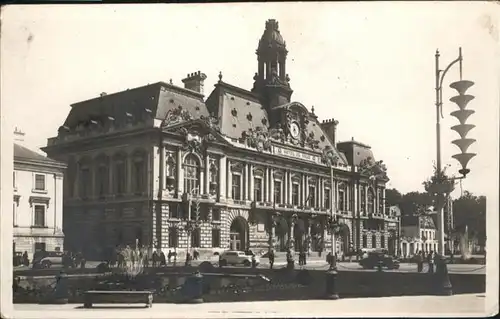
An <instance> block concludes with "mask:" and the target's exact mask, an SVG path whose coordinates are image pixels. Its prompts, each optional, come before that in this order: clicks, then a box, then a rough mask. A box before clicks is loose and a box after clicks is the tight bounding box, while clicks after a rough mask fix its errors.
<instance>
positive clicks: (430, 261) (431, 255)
mask: <svg viewBox="0 0 500 319" xmlns="http://www.w3.org/2000/svg"><path fill="white" fill-rule="evenodd" d="M434 259H435V256H434V252H433V251H432V250H431V251H430V252H429V254H428V255H427V263H428V264H429V270H428V271H427V272H428V273H429V274H432V273H434Z"/></svg>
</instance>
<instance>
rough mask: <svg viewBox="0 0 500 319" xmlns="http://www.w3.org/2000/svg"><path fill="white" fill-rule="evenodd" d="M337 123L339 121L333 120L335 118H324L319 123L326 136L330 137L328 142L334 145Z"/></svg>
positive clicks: (335, 142)
mask: <svg viewBox="0 0 500 319" xmlns="http://www.w3.org/2000/svg"><path fill="white" fill-rule="evenodd" d="M338 124H339V121H335V119H329V120H324V121H323V122H322V123H321V128H322V129H323V131H324V132H325V134H326V136H328V138H329V139H330V142H332V144H333V146H336V144H337V141H336V140H335V135H336V134H335V133H336V131H337V125H338Z"/></svg>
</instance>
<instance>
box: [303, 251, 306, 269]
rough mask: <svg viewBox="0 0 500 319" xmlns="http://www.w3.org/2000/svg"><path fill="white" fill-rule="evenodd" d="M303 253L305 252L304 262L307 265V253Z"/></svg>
mask: <svg viewBox="0 0 500 319" xmlns="http://www.w3.org/2000/svg"><path fill="white" fill-rule="evenodd" d="M303 254H304V256H303V260H302V262H303V263H304V266H305V265H307V254H306V252H304V253H303Z"/></svg>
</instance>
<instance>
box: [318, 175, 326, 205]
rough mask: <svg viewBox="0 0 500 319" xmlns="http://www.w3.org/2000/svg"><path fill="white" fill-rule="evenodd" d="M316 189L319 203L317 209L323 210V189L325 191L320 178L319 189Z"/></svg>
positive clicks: (323, 182)
mask: <svg viewBox="0 0 500 319" xmlns="http://www.w3.org/2000/svg"><path fill="white" fill-rule="evenodd" d="M318 188H319V190H318V201H319V203H318V207H319V208H324V206H325V205H324V203H325V201H324V198H323V197H324V196H325V191H324V189H325V181H324V180H323V178H322V177H320V178H319V187H318Z"/></svg>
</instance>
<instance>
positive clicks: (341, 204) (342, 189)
mask: <svg viewBox="0 0 500 319" xmlns="http://www.w3.org/2000/svg"><path fill="white" fill-rule="evenodd" d="M338 193H339V194H338V196H339V201H338V209H339V210H340V211H345V210H346V186H345V184H344V183H342V184H340V185H339V190H338Z"/></svg>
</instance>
